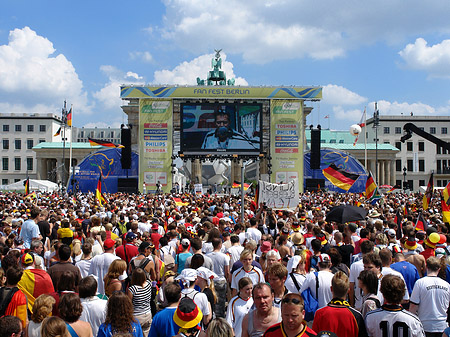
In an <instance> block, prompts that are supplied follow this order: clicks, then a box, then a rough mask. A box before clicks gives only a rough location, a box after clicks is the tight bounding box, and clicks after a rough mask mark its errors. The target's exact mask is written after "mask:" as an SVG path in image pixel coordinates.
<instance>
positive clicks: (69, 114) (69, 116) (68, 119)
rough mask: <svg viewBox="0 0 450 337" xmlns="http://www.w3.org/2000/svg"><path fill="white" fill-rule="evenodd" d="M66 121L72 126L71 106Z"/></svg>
mask: <svg viewBox="0 0 450 337" xmlns="http://www.w3.org/2000/svg"><path fill="white" fill-rule="evenodd" d="M66 121H67V126H72V108H70V110H69V112H68V113H67V117H66Z"/></svg>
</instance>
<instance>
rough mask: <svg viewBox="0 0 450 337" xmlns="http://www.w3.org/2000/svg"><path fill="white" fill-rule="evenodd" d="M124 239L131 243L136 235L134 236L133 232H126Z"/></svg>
mask: <svg viewBox="0 0 450 337" xmlns="http://www.w3.org/2000/svg"><path fill="white" fill-rule="evenodd" d="M125 238H126V239H127V241H128V242H131V241H133V240H134V239H136V234H134V233H133V232H128V233H127V235H126V236H125Z"/></svg>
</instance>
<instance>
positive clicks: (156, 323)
mask: <svg viewBox="0 0 450 337" xmlns="http://www.w3.org/2000/svg"><path fill="white" fill-rule="evenodd" d="M164 298H165V300H166V301H167V303H168V306H167V307H166V308H164V309H163V310H161V311H160V312H158V313H157V314H156V315H155V317H153V320H152V325H151V327H150V333H149V334H148V337H166V336H175V335H176V334H178V330H179V329H180V327H179V326H178V325H177V324H176V323H175V321H174V319H173V315H174V313H175V310H176V309H177V306H178V303H179V302H180V298H181V287H180V285H179V284H178V283H169V284H167V285H166V286H165V287H164Z"/></svg>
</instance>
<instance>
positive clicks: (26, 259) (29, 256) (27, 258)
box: [21, 253, 34, 265]
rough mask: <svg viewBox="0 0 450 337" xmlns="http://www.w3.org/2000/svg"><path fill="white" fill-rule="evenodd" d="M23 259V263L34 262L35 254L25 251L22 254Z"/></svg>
mask: <svg viewBox="0 0 450 337" xmlns="http://www.w3.org/2000/svg"><path fill="white" fill-rule="evenodd" d="M21 261H22V264H23V265H29V264H32V263H33V262H34V256H33V254H30V253H25V254H23V255H22V258H21Z"/></svg>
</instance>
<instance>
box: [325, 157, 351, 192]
mask: <svg viewBox="0 0 450 337" xmlns="http://www.w3.org/2000/svg"><path fill="white" fill-rule="evenodd" d="M322 173H323V175H324V176H325V178H327V179H328V180H329V181H330V182H331V183H332V184H333V185H334V186H337V187H339V188H341V189H343V190H345V191H348V190H349V189H350V187H352V185H353V184H354V183H355V181H356V180H357V179H358V178H359V174H355V173H350V172H346V171H344V170H343V169H341V168H338V167H337V166H336V165H335V164H331V165H330V166H329V167H327V168H326V169H323V170H322Z"/></svg>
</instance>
